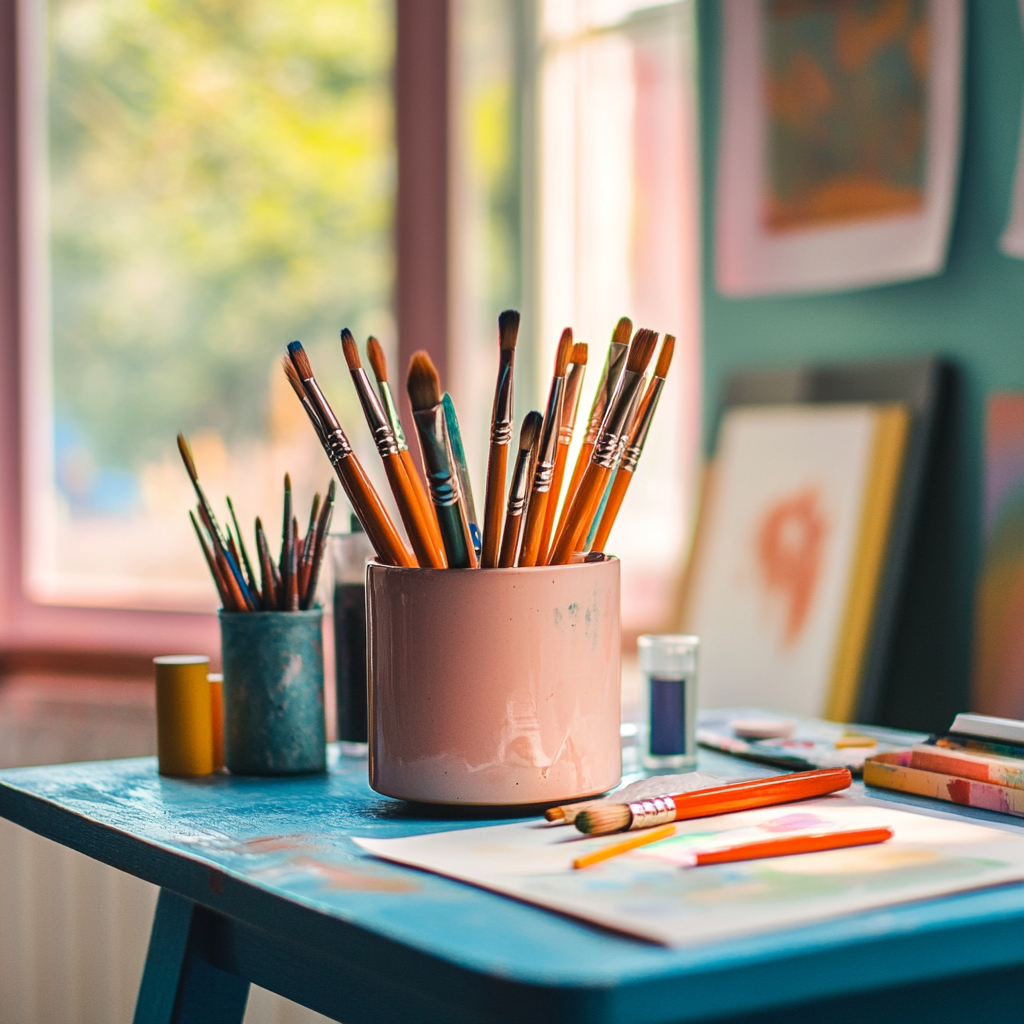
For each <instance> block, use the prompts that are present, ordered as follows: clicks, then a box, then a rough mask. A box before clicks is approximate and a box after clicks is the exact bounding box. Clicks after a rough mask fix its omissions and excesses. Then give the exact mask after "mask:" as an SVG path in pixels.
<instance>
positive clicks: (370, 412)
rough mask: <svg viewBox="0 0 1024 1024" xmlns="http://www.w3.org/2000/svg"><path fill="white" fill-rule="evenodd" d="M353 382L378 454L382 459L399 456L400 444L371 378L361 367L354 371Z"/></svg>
mask: <svg viewBox="0 0 1024 1024" xmlns="http://www.w3.org/2000/svg"><path fill="white" fill-rule="evenodd" d="M351 373H352V381H353V383H354V384H355V386H356V394H357V395H359V404H360V405H361V406H362V407H363V413H364V415H365V416H366V425H367V426H368V427H369V428H370V433H371V434H372V435H373V443H374V444H375V445H376V446H377V454H378V455H380V456H381V458H386V457H387V456H389V455H397V454H398V442H397V441H396V440H395V432H394V431H393V430H392V429H391V422H390V420H389V419H388V414H387V413H386V412H385V411H384V406H383V405H381V404H380V399H379V398H378V397H377V395H376V393H375V392H374V390H373V387H372V385H371V384H370V378H369V377H367V376H366V371H365V370H364V369H363V368H362V367H359V368H358V369H356V370H352V371H351Z"/></svg>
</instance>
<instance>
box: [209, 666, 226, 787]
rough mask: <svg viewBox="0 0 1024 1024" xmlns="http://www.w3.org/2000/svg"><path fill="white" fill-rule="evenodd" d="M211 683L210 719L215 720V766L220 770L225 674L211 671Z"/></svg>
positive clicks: (221, 761) (221, 765) (222, 752)
mask: <svg viewBox="0 0 1024 1024" xmlns="http://www.w3.org/2000/svg"><path fill="white" fill-rule="evenodd" d="M206 678H207V679H208V680H209V683H210V715H211V718H210V720H211V721H212V722H213V768H214V771H218V772H219V771H220V770H221V769H222V768H223V767H224V676H223V674H222V673H220V672H211V673H210V674H209V675H208V676H207V677H206Z"/></svg>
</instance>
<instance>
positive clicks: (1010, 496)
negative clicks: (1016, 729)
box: [971, 394, 1024, 718]
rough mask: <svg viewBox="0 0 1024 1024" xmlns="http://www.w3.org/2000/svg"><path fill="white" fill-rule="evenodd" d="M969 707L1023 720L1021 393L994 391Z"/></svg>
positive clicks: (1023, 414)
mask: <svg viewBox="0 0 1024 1024" xmlns="http://www.w3.org/2000/svg"><path fill="white" fill-rule="evenodd" d="M984 493H985V497H984V506H983V509H982V524H983V525H982V528H983V531H984V549H983V554H982V565H981V574H980V577H979V580H978V597H977V607H976V612H975V632H974V680H973V692H972V699H971V708H972V709H973V710H975V711H981V712H983V713H984V714H988V715H999V716H1001V717H1005V718H1024V394H997V395H992V396H991V397H990V398H989V402H988V414H987V418H986V425H985V492H984Z"/></svg>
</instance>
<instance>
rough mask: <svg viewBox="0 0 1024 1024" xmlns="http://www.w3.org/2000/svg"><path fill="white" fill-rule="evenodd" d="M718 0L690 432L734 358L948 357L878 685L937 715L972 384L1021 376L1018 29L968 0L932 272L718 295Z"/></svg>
mask: <svg viewBox="0 0 1024 1024" xmlns="http://www.w3.org/2000/svg"><path fill="white" fill-rule="evenodd" d="M720 15H721V11H720V7H719V2H718V0H700V3H699V7H698V32H699V45H700V50H699V53H700V65H701V71H700V89H701V121H702V128H701V132H702V139H701V141H702V147H703V153H702V169H703V181H704V204H703V205H704V254H705V255H704V282H703V302H704V309H703V315H704V394H705V396H706V397H705V438H706V443H707V445H708V447H710V446H711V444H712V442H713V431H714V422H715V418H716V415H717V406H718V402H717V397H718V395H719V394H720V393H721V388H722V385H723V382H724V380H725V379H726V378H727V376H728V375H729V374H730V373H731V372H732V371H733V370H734V369H736V368H738V367H758V366H780V365H788V364H792V363H797V362H802V361H807V360H813V361H819V362H820V361H825V360H828V361H832V360H834V361H837V362H838V361H848V360H856V359H862V358H863V359H869V358H885V357H887V356H899V355H907V354H923V353H937V354H940V355H943V356H945V357H947V358H948V359H950V360H951V361H953V362H954V363H955V364H956V366H957V369H958V386H957V387H956V389H955V393H954V401H953V408H952V412H951V414H950V416H948V417H947V418H946V422H944V423H943V424H942V425H941V428H940V437H939V455H940V457H941V459H942V460H943V461H942V473H941V476H940V479H938V480H937V481H936V482H935V484H934V486H932V488H931V489H930V491H929V492H928V493H927V494H926V508H925V513H924V521H923V522H922V524H921V536H922V541H921V543H922V545H923V546H924V548H925V549H926V553H925V556H924V558H923V561H922V560H920V559H919V560H918V562H917V563H915V565H916V568H915V578H914V580H913V581H912V583H911V585H910V591H909V592H908V599H907V610H906V616H907V617H908V621H907V623H906V626H907V630H906V631H905V633H906V635H907V636H909V639H908V640H906V641H905V642H904V643H903V644H902V645H901V649H900V650H899V651H898V652H897V656H896V657H897V662H898V664H897V666H896V667H897V675H898V676H899V677H900V679H901V680H902V682H901V684H900V685H899V686H897V687H896V688H894V690H893V692H892V693H890V694H889V695H888V697H887V701H888V703H887V705H886V708H885V712H884V714H883V716H882V717H883V718H884V719H885V720H886V721H887V722H888V723H889V724H892V725H904V726H908V727H909V726H917V727H922V728H928V729H941V728H945V727H948V724H949V720H950V719H949V717H948V715H949V714H950V713H951V712H952V711H953V710H963V709H964V707H966V706H967V702H968V699H969V698H968V686H969V678H970V658H971V634H972V618H973V602H974V581H975V576H976V572H977V565H978V556H979V549H980V543H979V532H978V531H979V521H980V501H981V479H982V445H983V417H984V404H985V397H986V395H987V394H989V393H990V392H992V391H997V390H1024V261H1022V260H1015V259H1010V258H1009V257H1007V256H1004V255H1002V253H1001V252H1000V250H999V248H998V239H999V236H1000V234H1001V233H1002V231H1003V229H1004V228H1005V226H1006V220H1007V217H1008V213H1009V200H1010V191H1011V185H1012V180H1013V175H1014V170H1015V167H1016V159H1017V144H1018V135H1019V132H1020V125H1021V106H1022V98H1024V35H1022V31H1021V21H1020V14H1019V12H1018V6H1017V3H1016V0H970V2H968V3H967V38H966V60H965V82H964V99H965V103H964V132H963V162H962V170H961V180H960V189H959V197H958V201H957V205H956V211H955V215H954V223H953V231H952V236H951V242H950V249H949V258H948V263H947V267H946V270H945V272H944V273H943V274H941V275H940V276H938V277H934V278H930V279H928V280H924V281H915V282H911V283H908V284H899V285H890V286H887V287H882V288H872V289H868V290H865V291H857V292H849V293H845V294H841V295H820V296H812V297H800V298H792V297H787V298H756V299H730V298H725V297H724V296H722V295H720V294H719V293H718V291H717V290H716V288H715V283H714V230H713V228H714V182H715V166H716V153H717V144H718V109H719V95H720V83H719V72H720V68H719V54H720V52H721V50H720V44H721V17H720Z"/></svg>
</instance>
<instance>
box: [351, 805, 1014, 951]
mask: <svg viewBox="0 0 1024 1024" xmlns="http://www.w3.org/2000/svg"><path fill="white" fill-rule="evenodd" d="M878 826H889V827H890V828H892V829H893V830H894V832H895V835H894V837H893V838H892V839H891V840H889V841H888V842H886V843H883V844H880V845H878V846H871V847H860V848H857V849H847V850H831V851H828V852H824V853H812V854H802V855H800V856H792V857H778V858H772V859H768V860H758V861H747V862H739V863H733V864H722V865H716V866H712V867H700V868H684V867H681V866H680V862H681V861H682V860H683V859H684V858H683V854H685V853H689V852H691V851H694V850H703V849H712V848H715V847H721V846H731V845H733V844H739V843H744V842H751V841H759V840H763V839H765V838H767V837H769V836H772V835H780V834H791V835H796V834H799V833H801V832H806V831H811V830H822V829H829V830H832V829H835V830H848V829H857V828H870V827H878ZM620 839H621V836H617V835H612V836H601V837H588V836H581V835H580V834H579V833H578V832H576V831H575V830H574V829H572V828H569V827H564V826H563V827H555V826H548V825H546V823H538V822H536V821H527V822H516V823H513V824H507V825H494V826H489V827H485V828H479V829H463V830H460V831H458V832H441V833H434V834H433V835H421V836H411V837H409V838H405V839H356V840H355V842H356V843H357V844H358V845H359V846H361V847H362V848H363V849H364V850H367V851H369V852H370V853H373V854H375V855H377V856H378V857H383V858H385V859H387V860H393V861H397V862H399V863H401V864H409V865H412V866H414V867H418V868H423V869H425V870H427V871H433V872H436V873H438V874H442V875H447V876H449V877H451V878H457V879H460V880H462V881H464V882H469V883H471V884H473V885H479V886H482V887H483V888H486V889H492V890H494V891H497V892H501V893H505V894H506V895H509V896H514V897H516V898H518V899H522V900H526V901H527V902H530V903H534V904H537V905H539V906H542V907H547V908H549V909H551V910H557V911H560V912H562V913H565V914H570V915H572V916H574V917H580V918H583V919H585V920H589V921H593V922H595V923H597V924H601V925H604V926H606V927H609V928H614V929H616V930H618V931H623V932H627V933H629V934H632V935H638V936H640V937H642V938H646V939H651V940H653V941H655V942H660V943H664V944H665V945H670V946H697V945H701V944H706V943H708V942H712V941H716V940H724V939H733V938H737V937H740V936H744V935H750V934H755V933H758V932H765V931H773V932H774V931H779V930H781V929H784V928H787V927H793V926H796V925H800V924H807V923H810V922H813V921H819V920H822V919H826V918H831V917H836V916H838V915H842V914H849V913H855V912H858V911H865V910H870V909H872V908H878V907H884V906H891V905H893V904H897V903H903V902H906V901H908V900H916V899H924V898H928V897H935V896H940V895H945V894H948V893H953V892H959V891H963V890H967V889H974V888H979V887H981V886H987V885H996V884H1000V883H1002V882H1008V881H1013V880H1018V879H1022V878H1024V837H1022V836H1020V835H1017V834H1014V833H1008V832H1005V831H1002V830H999V829H994V828H989V827H987V826H983V825H980V824H975V823H973V822H967V821H958V820H952V819H948V818H943V817H936V816H931V815H926V814H921V813H914V814H911V813H908V812H906V811H901V810H897V809H895V808H894V807H893V805H892V803H889V802H883V801H876V800H873V799H871V798H860V799H859V800H858V799H855V798H852V797H849V796H832V797H826V798H823V799H819V800H812V801H805V802H801V804H800V805H799V809H796V808H794V807H785V808H779V807H767V808H761V809H758V810H754V811H743V812H741V813H738V814H727V815H721V816H719V817H714V818H704V819H702V820H700V821H694V822H680V823H678V824H677V826H676V835H675V836H674V837H672V838H670V839H667V840H663V841H662V842H660V843H656V844H653V845H651V846H648V847H644V848H642V849H640V850H634V851H632V852H631V853H628V854H625V855H623V856H619V857H615V858H613V859H611V860H607V861H604V862H603V863H601V864H599V865H595V866H593V867H591V868H586V869H583V870H579V871H574V870H573V869H572V867H571V863H572V860H573V858H574V857H577V856H580V855H581V854H583V853H587V852H590V851H591V850H595V849H599V848H600V847H602V846H605V845H608V844H610V843H615V842H618V841H619V840H620Z"/></svg>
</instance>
